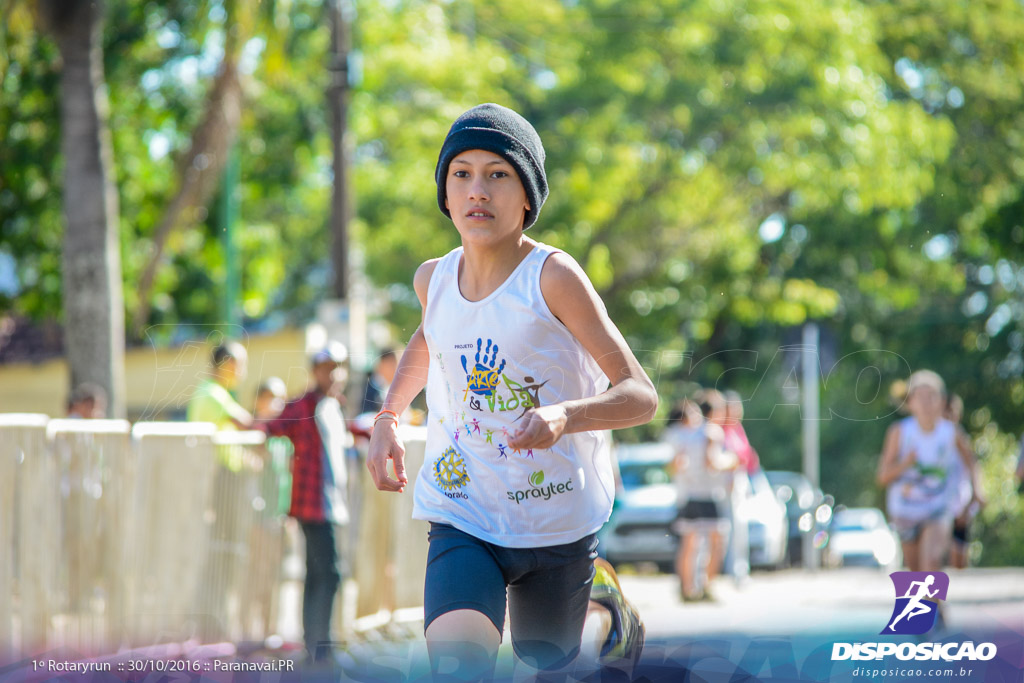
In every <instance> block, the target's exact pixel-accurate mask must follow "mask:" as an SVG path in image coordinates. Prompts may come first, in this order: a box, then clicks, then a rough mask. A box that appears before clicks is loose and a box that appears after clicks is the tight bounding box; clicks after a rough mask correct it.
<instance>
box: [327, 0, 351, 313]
mask: <svg viewBox="0 0 1024 683" xmlns="http://www.w3.org/2000/svg"><path fill="white" fill-rule="evenodd" d="M328 7H329V10H328V11H329V12H330V20H331V52H330V63H329V64H328V70H329V71H330V72H331V84H330V86H329V88H328V91H327V99H328V103H329V105H330V116H331V142H332V148H333V152H334V187H333V192H332V195H331V262H332V265H333V266H334V285H333V289H332V292H331V293H332V295H333V297H334V298H335V299H337V300H340V301H343V302H344V301H345V300H347V299H348V223H349V220H350V218H351V216H352V213H353V211H352V201H351V197H352V195H351V192H350V191H349V160H350V155H349V150H348V147H349V145H348V133H347V123H348V100H349V72H348V60H349V51H350V50H351V49H352V14H353V12H354V8H353V7H352V4H351V1H350V0H330V2H329V4H328Z"/></svg>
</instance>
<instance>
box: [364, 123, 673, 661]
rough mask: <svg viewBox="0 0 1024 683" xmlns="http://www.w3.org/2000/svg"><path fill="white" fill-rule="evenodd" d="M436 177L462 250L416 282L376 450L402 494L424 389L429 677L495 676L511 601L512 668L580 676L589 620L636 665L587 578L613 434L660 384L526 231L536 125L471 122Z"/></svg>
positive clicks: (649, 410) (613, 594) (631, 645)
mask: <svg viewBox="0 0 1024 683" xmlns="http://www.w3.org/2000/svg"><path fill="white" fill-rule="evenodd" d="M435 180H436V182H437V199H438V206H439V207H440V209H441V211H442V213H444V214H445V215H446V216H449V217H450V218H451V219H452V222H453V223H454V224H455V229H456V230H458V232H459V236H460V237H461V240H462V246H461V247H459V248H457V249H454V250H453V251H451V252H450V253H448V254H447V255H446V256H443V257H441V258H437V259H432V260H430V261H427V262H426V263H424V264H423V265H422V266H420V268H419V269H418V270H417V272H416V276H415V278H414V286H415V290H416V294H417V296H418V297H419V300H420V303H421V305H422V307H423V320H422V323H421V325H420V327H419V328H418V329H417V330H416V332H415V333H414V334H413V336H412V339H411V340H410V341H409V345H408V347H407V349H406V351H405V353H404V354H403V355H402V360H401V363H400V365H399V368H398V371H397V373H396V376H395V379H394V382H393V383H392V384H391V387H390V389H389V391H388V395H387V397H386V398H385V400H384V403H383V409H382V410H381V412H380V413H378V416H377V418H376V420H375V427H374V430H373V435H372V438H371V441H370V448H369V454H368V456H367V466H368V468H369V469H370V472H371V474H372V476H373V479H374V482H375V484H376V485H377V488H378V489H380V490H383V491H399V492H400V491H403V490H404V488H405V485H406V484H407V483H408V477H407V476H406V473H405V464H404V450H405V449H404V447H403V446H402V444H401V442H400V441H399V440H398V439H397V437H396V434H395V425H396V418H397V415H398V414H401V413H402V411H404V410H405V408H406V407H407V406H408V405H409V403H410V402H411V401H412V400H413V398H414V397H415V396H416V395H417V394H418V393H419V392H420V390H421V389H423V388H424V386H425V387H426V391H427V405H428V409H429V417H428V430H427V444H426V458H425V461H424V465H423V468H422V470H421V471H420V473H419V477H418V480H417V483H416V490H415V493H414V501H415V502H414V510H413V516H414V517H415V518H417V519H423V520H428V521H429V522H430V523H431V524H430V536H429V538H430V546H429V547H430V549H429V553H428V557H427V576H426V583H425V594H424V610H425V630H426V639H427V648H428V652H429V655H430V660H431V666H432V668H433V670H434V672H435V674H436V673H439V671H440V669H441V664H442V662H443V661H444V660H445V658H446V657H453V658H454V659H455V660H456V661H458V663H459V670H458V673H457V674H456V677H460V678H466V679H480V678H486V677H488V676H490V675H492V673H493V668H494V662H495V656H496V654H497V650H498V646H499V643H500V640H501V634H502V629H503V627H504V617H505V609H506V597H507V606H508V610H509V616H510V629H511V634H512V646H513V650H514V652H515V654H516V657H517V659H518V660H519V662H520V663H523V664H526V665H527V668H525V669H519V668H517V671H520V670H523V671H526V672H530V671H532V670H546V671H551V670H563V669H567V668H568V667H570V666H571V665H572V664H573V661H574V660H575V658H576V656H577V654H578V653H579V651H580V647H581V641H582V640H583V636H582V634H583V631H584V622H585V621H586V623H587V628H588V633H591V632H593V633H594V634H596V637H595V641H596V642H598V643H599V644H598V645H596V646H595V647H594V650H595V652H594V654H595V655H599V656H603V657H604V658H605V660H608V659H632V660H634V661H635V658H636V657H638V656H639V652H640V648H641V647H642V641H643V627H642V625H641V624H640V621H639V618H638V616H637V615H636V612H635V610H633V609H632V607H631V606H630V605H629V604H628V603H626V602H625V600H624V599H623V598H622V595H621V591H620V590H619V588H618V583H617V581H616V580H615V576H614V572H612V570H611V567H610V566H608V565H601V566H599V567H598V568H597V570H596V572H595V562H594V559H595V557H596V550H595V549H596V546H597V541H596V538H595V536H594V534H595V532H596V531H597V530H598V529H599V528H600V527H601V526H602V525H603V524H604V522H605V521H606V520H607V519H608V515H609V513H610V511H611V506H612V498H613V495H614V484H613V475H612V468H611V462H610V457H609V449H608V435H607V433H606V432H605V431H603V430H608V429H613V428H623V427H630V426H633V425H638V424H643V423H645V422H647V421H649V420H650V419H651V417H652V416H653V414H654V411H655V409H656V407H657V394H656V392H655V390H654V386H653V385H652V383H651V381H650V380H649V379H648V377H647V375H646V374H645V373H644V371H643V368H641V366H640V364H639V362H638V361H637V359H636V357H635V356H634V355H633V353H632V351H630V349H629V347H628V346H627V344H626V342H625V340H624V339H623V337H622V334H621V333H620V332H619V330H618V329H617V328H616V326H615V324H614V323H613V322H612V321H611V320H610V319H609V317H608V314H607V312H606V310H605V307H604V304H603V302H602V301H601V299H600V297H599V296H598V294H597V293H596V292H595V291H594V288H593V286H592V285H591V283H590V281H589V279H588V278H587V276H586V274H585V273H584V272H583V270H582V269H581V268H580V266H579V265H577V263H576V262H575V261H574V260H573V259H572V258H571V257H570V256H568V255H567V254H565V253H563V252H561V251H558V250H557V249H554V248H552V247H549V246H546V245H544V244H541V243H539V242H536V241H534V240H532V239H530V238H528V237H526V236H525V234H524V231H525V230H526V229H527V228H529V227H530V226H531V225H533V224H534V222H535V221H536V220H537V216H538V214H539V213H540V210H541V207H542V206H543V204H544V200H545V199H546V198H547V194H548V186H547V178H546V175H545V171H544V147H543V145H542V144H541V140H540V137H539V136H538V135H537V132H536V131H535V130H534V128H533V126H532V125H530V123H529V122H528V121H526V119H524V118H523V117H521V116H520V115H519V114H517V113H516V112H514V111H512V110H510V109H507V108H505V107H501V106H499V105H496V104H482V105H480V106H477V107H474V108H473V109H470V110H469V111H467V112H466V113H464V114H463V115H462V116H460V117H459V118H458V119H457V120H456V121H455V123H454V124H453V125H452V127H451V129H450V130H449V132H448V135H447V137H446V138H445V141H444V144H443V146H442V148H441V152H440V155H439V158H438V162H437V167H436V171H435ZM609 385H610V386H609ZM388 460H391V461H392V464H393V467H394V476H393V477H392V476H389V474H388V471H387V461H388ZM594 600H596V601H597V602H593V601H594ZM588 609H589V611H590V612H591V614H592V619H589V620H588V619H587V614H588ZM594 624H597V625H598V626H597V627H595V626H594Z"/></svg>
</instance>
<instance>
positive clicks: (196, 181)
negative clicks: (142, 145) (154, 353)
mask: <svg viewBox="0 0 1024 683" xmlns="http://www.w3.org/2000/svg"><path fill="white" fill-rule="evenodd" d="M229 49H233V48H232V46H231V45H228V46H225V54H224V61H223V62H222V63H221V66H220V71H219V72H218V73H217V77H216V79H214V82H213V86H212V87H211V88H210V92H209V94H208V95H207V97H206V106H205V108H204V113H203V119H202V121H200V123H199V125H198V126H197V127H196V129H195V131H193V133H192V144H191V145H190V147H189V150H188V152H187V153H186V154H185V156H184V157H182V159H181V162H180V163H179V165H178V190H177V192H176V193H175V195H174V197H173V198H172V199H171V201H170V203H169V204H168V205H167V208H166V209H164V213H163V215H162V216H161V217H160V223H159V224H157V227H156V230H155V231H154V232H153V251H152V253H151V254H150V257H149V260H148V261H147V263H146V268H145V270H143V272H142V276H141V277H140V278H139V303H138V308H137V309H136V310H135V311H134V315H133V316H132V317H133V324H132V338H133V339H141V337H142V334H143V330H144V329H145V326H146V325H147V324H148V322H149V311H150V297H151V296H152V291H153V281H154V279H155V278H156V273H157V270H158V269H159V267H160V265H161V264H162V263H163V254H164V246H165V245H166V244H167V238H168V237H169V236H170V235H171V233H172V232H174V231H175V230H177V229H179V228H182V227H183V226H186V225H192V224H194V223H195V222H196V220H197V219H196V211H197V209H199V208H202V207H204V206H206V205H207V204H208V203H209V201H210V198H211V197H212V196H213V193H214V192H215V191H216V189H217V185H218V184H219V183H220V181H221V176H222V174H223V171H224V166H225V164H226V163H227V158H228V152H229V150H230V149H231V145H233V144H234V141H235V137H236V136H237V134H238V126H239V123H240V121H241V118H242V87H241V84H240V83H239V80H238V60H237V58H236V56H235V55H234V54H233V52H229V51H228V50H229Z"/></svg>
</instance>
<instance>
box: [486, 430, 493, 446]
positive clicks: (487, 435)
mask: <svg viewBox="0 0 1024 683" xmlns="http://www.w3.org/2000/svg"><path fill="white" fill-rule="evenodd" d="M493 437H494V430H493V429H488V430H487V433H486V434H484V440H485V441H486V443H494V442H493V441H491V439H492V438H493Z"/></svg>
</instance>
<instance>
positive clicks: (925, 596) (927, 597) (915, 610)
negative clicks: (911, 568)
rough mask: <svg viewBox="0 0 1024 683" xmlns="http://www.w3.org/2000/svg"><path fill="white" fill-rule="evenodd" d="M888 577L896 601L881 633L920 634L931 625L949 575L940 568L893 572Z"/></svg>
mask: <svg viewBox="0 0 1024 683" xmlns="http://www.w3.org/2000/svg"><path fill="white" fill-rule="evenodd" d="M889 578H890V579H892V583H893V586H894V587H895V588H896V605H895V606H894V607H893V610H892V616H890V617H889V624H888V626H886V627H885V628H884V629H883V630H882V635H895V634H899V635H920V634H922V633H926V632H927V631H928V630H930V629H931V628H932V627H933V626H935V620H936V617H938V614H939V602H938V601H939V600H945V599H946V593H947V592H948V591H949V577H948V576H947V575H946V574H945V573H944V572H893V573H892V574H890V575H889Z"/></svg>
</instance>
